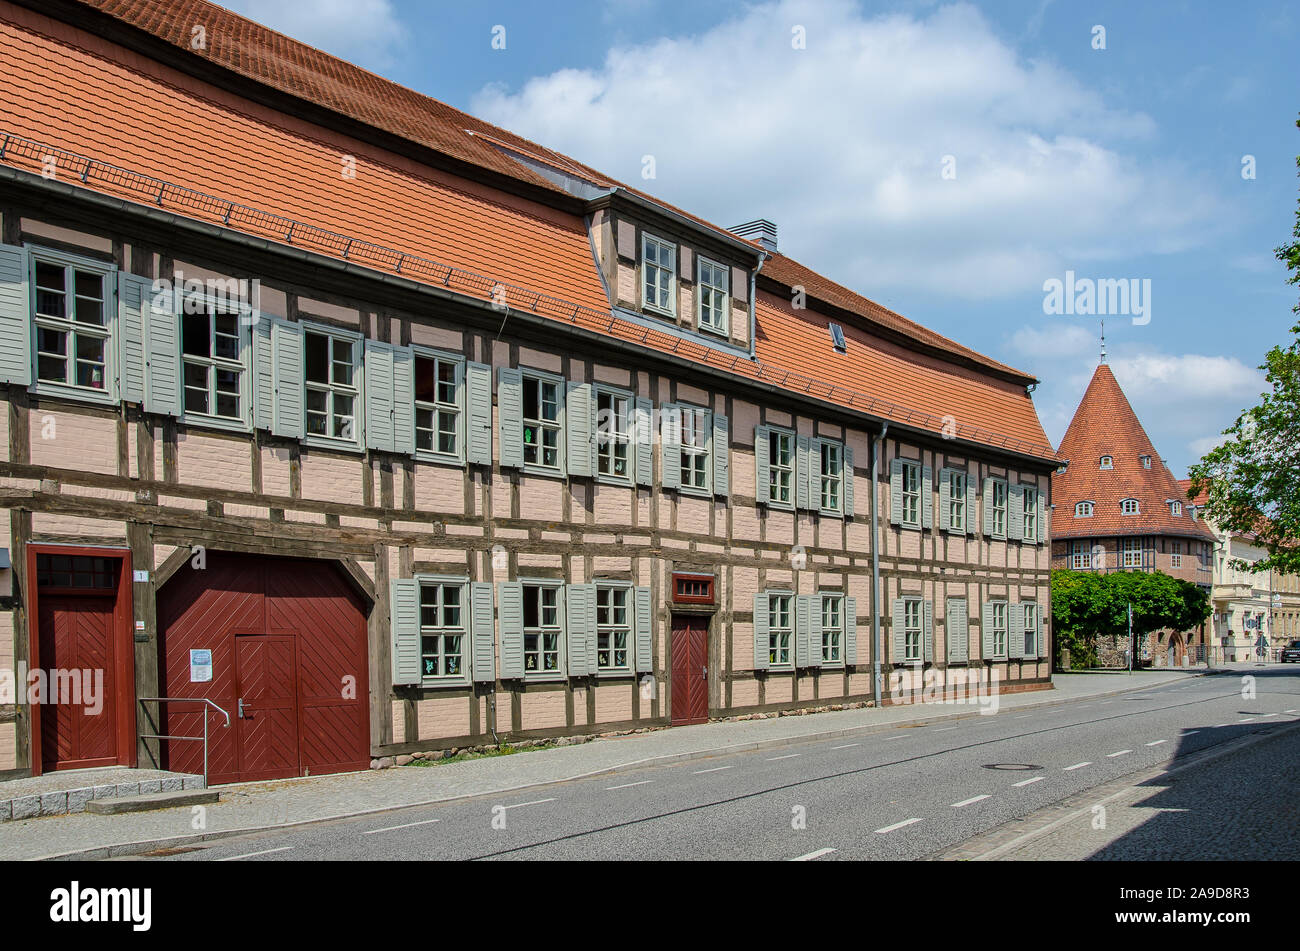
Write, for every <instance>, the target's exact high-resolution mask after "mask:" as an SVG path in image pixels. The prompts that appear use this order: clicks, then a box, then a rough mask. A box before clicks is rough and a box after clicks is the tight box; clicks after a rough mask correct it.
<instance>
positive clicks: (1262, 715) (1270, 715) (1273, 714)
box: [1260, 713, 1277, 717]
mask: <svg viewBox="0 0 1300 951" xmlns="http://www.w3.org/2000/svg"><path fill="white" fill-rule="evenodd" d="M1260 716H1261V717H1275V716H1277V714H1276V713H1261V714H1260Z"/></svg>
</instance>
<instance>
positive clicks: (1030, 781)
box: [1011, 776, 1045, 786]
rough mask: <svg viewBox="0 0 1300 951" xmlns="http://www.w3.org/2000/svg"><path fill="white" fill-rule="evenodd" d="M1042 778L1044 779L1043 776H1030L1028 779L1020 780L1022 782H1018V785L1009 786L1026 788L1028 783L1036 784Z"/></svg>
mask: <svg viewBox="0 0 1300 951" xmlns="http://www.w3.org/2000/svg"><path fill="white" fill-rule="evenodd" d="M1043 778H1045V777H1043V776H1031V777H1030V778H1029V779H1022V780H1020V782H1018V783H1012V784H1011V785H1012V786H1028V785H1029V784H1030V783H1036V782H1038V781H1039V780H1040V779H1043Z"/></svg>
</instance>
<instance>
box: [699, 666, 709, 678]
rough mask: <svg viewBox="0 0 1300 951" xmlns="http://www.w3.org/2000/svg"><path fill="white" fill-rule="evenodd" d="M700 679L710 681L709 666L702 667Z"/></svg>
mask: <svg viewBox="0 0 1300 951" xmlns="http://www.w3.org/2000/svg"><path fill="white" fill-rule="evenodd" d="M700 679H701V680H708V679H709V668H708V665H705V666H704V667H701V668H700Z"/></svg>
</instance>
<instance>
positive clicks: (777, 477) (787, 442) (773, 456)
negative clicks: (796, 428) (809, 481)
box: [767, 429, 794, 505]
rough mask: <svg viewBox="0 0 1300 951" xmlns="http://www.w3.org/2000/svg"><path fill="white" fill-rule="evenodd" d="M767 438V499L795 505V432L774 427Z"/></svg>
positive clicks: (781, 503) (780, 503)
mask: <svg viewBox="0 0 1300 951" xmlns="http://www.w3.org/2000/svg"><path fill="white" fill-rule="evenodd" d="M767 439H768V446H767V500H768V501H769V502H774V503H776V504H777V505H793V504H794V496H793V495H792V494H791V493H792V491H793V487H794V433H787V432H782V431H781V430H777V429H773V430H771V431H770V432H769V433H768V435H767Z"/></svg>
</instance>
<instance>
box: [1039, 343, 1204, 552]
mask: <svg viewBox="0 0 1300 951" xmlns="http://www.w3.org/2000/svg"><path fill="white" fill-rule="evenodd" d="M1059 454H1060V456H1061V458H1063V459H1068V460H1069V461H1070V464H1069V466H1068V467H1067V468H1066V470H1065V472H1064V473H1054V474H1053V475H1052V502H1053V503H1054V504H1055V506H1056V509H1055V511H1054V512H1053V514H1052V537H1053V538H1096V537H1102V536H1105V537H1110V536H1122V535H1182V536H1190V537H1193V538H1201V539H1205V540H1207V541H1212V540H1213V539H1214V533H1213V532H1211V531H1210V530H1209V528H1207V527H1206V525H1205V523H1204V522H1203V521H1201V520H1200V519H1195V520H1194V519H1192V518H1191V516H1190V515H1189V514H1188V512H1187V490H1186V489H1185V488H1181V487H1180V486H1179V484H1178V482H1177V480H1176V479H1174V474H1173V473H1172V472H1170V471H1169V469H1168V467H1166V466H1165V464H1164V462H1163V461H1162V460H1161V458H1160V454H1159V453H1157V452H1156V450H1155V446H1153V445H1152V443H1151V439H1150V437H1148V436H1147V434H1146V430H1144V429H1143V428H1142V424H1141V423H1140V422H1139V421H1138V418H1137V414H1136V413H1135V412H1133V407H1132V406H1131V405H1130V404H1129V401H1128V398H1127V397H1126V396H1125V395H1124V391H1123V390H1121V389H1120V386H1119V382H1118V381H1117V380H1116V379H1115V374H1114V373H1112V372H1111V369H1110V367H1109V366H1107V365H1106V364H1104V363H1103V364H1101V365H1100V366H1098V367H1097V369H1096V371H1095V372H1094V373H1093V375H1092V381H1091V382H1090V383H1089V384H1088V389H1087V390H1086V391H1085V392H1084V394H1083V399H1082V400H1081V401H1080V403H1079V408H1078V409H1077V410H1075V413H1074V418H1073V419H1072V420H1071V421H1070V428H1069V429H1067V430H1066V431H1065V437H1064V438H1063V439H1062V440H1061V447H1060V450H1059ZM1144 455H1145V456H1150V457H1151V468H1150V469H1147V468H1145V467H1143V465H1142V460H1141V457H1142V456H1144ZM1102 456H1110V457H1111V459H1112V460H1113V466H1114V467H1113V468H1111V469H1102V468H1101V457H1102ZM1124 499H1137V500H1138V514H1137V515H1124V514H1123V513H1122V511H1121V509H1120V503H1121V501H1122V500H1124ZM1166 499H1176V500H1177V501H1179V502H1182V503H1184V504H1183V514H1182V515H1173V514H1172V513H1171V510H1170V506H1169V505H1167V504H1166V502H1165V500H1166ZM1084 501H1089V502H1092V503H1093V515H1092V516H1076V515H1075V514H1074V511H1075V505H1076V504H1077V503H1079V502H1084Z"/></svg>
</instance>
